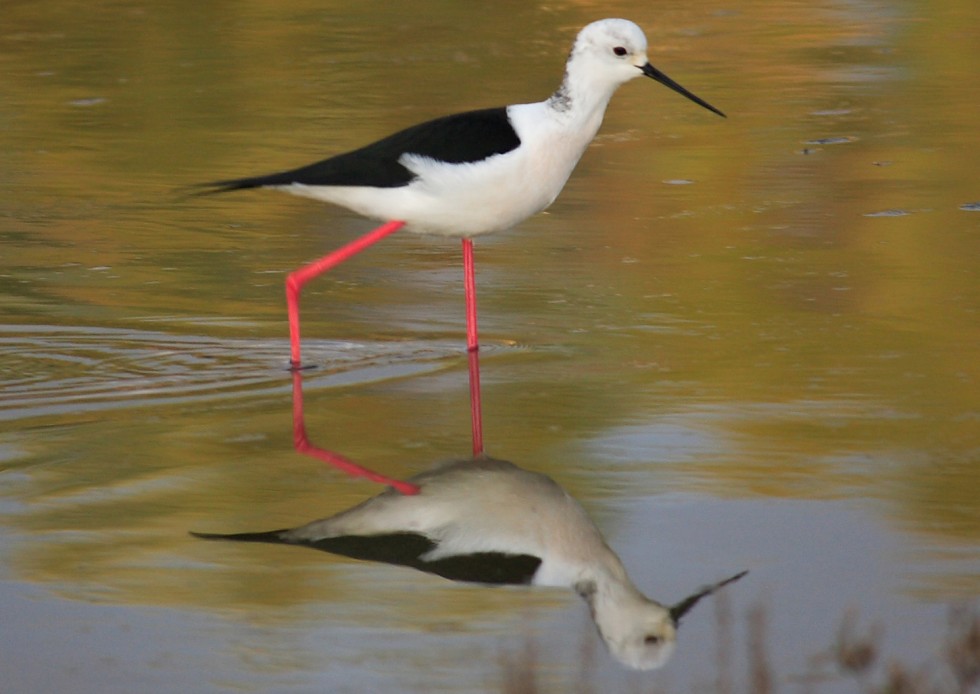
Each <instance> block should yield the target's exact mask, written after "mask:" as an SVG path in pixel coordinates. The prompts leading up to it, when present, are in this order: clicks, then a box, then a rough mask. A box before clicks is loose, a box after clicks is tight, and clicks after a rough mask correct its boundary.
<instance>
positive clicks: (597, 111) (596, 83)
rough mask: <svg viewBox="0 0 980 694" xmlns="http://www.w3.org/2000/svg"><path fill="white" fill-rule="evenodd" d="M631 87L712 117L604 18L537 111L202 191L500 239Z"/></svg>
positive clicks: (498, 114) (584, 36)
mask: <svg viewBox="0 0 980 694" xmlns="http://www.w3.org/2000/svg"><path fill="white" fill-rule="evenodd" d="M642 76H647V77H652V78H654V79H656V80H657V81H659V82H661V83H663V84H666V85H667V86H668V87H670V88H671V89H674V90H675V91H678V92H680V93H681V94H684V95H685V96H687V97H688V98H690V99H692V100H694V101H695V102H697V103H699V104H701V105H702V106H705V107H706V108H709V109H711V110H712V111H715V112H716V113H719V114H720V113H721V112H720V111H718V110H717V109H715V108H714V107H713V106H711V105H709V104H707V103H706V102H704V101H702V100H701V99H699V98H698V97H696V96H694V95H693V94H691V93H690V92H688V91H687V90H685V89H684V88H683V87H680V85H678V84H677V83H675V82H673V81H672V80H670V79H669V78H668V77H666V75H664V74H663V73H661V72H659V71H658V70H656V69H655V68H653V67H652V66H651V65H650V63H649V61H648V60H647V40H646V36H644V34H643V31H642V30H641V29H640V28H639V27H638V26H637V25H636V24H634V23H633V22H630V21H628V20H625V19H604V20H600V21H598V22H593V23H592V24H589V25H588V26H586V27H585V28H583V29H582V31H581V32H580V33H579V35H578V37H577V38H576V40H575V43H574V45H573V47H572V51H571V53H570V55H569V58H568V62H567V64H566V66H565V76H564V79H563V81H562V83H561V86H560V87H559V88H558V90H557V91H556V92H555V93H554V94H552V95H551V96H550V97H549V98H548V99H546V100H545V101H541V102H537V103H529V104H516V105H511V106H506V107H500V108H495V109H485V110H482V111H470V112H466V113H459V114H455V115H452V116H446V117H444V118H438V119H436V120H432V121H428V122H426V123H421V124H419V125H416V126H414V127H411V128H408V129H406V130H403V131H400V132H398V133H395V134H394V135H391V136H389V137H387V138H384V139H383V140H379V141H378V142H375V143H373V144H371V145H368V146H366V147H363V148H361V149H359V150H355V151H353V152H348V153H347V154H342V155H339V156H336V157H333V158H331V159H326V160H324V161H321V162H317V163H315V164H311V165H309V166H305V167H302V168H299V169H295V170H292V171H286V172H282V173H278V174H271V175H269V176H257V177H253V178H244V179H236V180H230V181H219V182H216V183H213V184H208V186H209V187H210V188H211V190H209V191H207V192H223V191H228V190H238V189H242V188H257V187H268V188H277V189H280V190H284V191H286V192H289V193H293V194H295V195H300V196H304V197H309V198H314V199H317V200H321V201H324V202H329V203H333V204H336V205H340V206H342V207H346V208H348V209H350V210H353V211H354V212H357V213H358V214H361V215H363V216H365V217H370V218H373V219H379V220H398V221H401V222H404V223H405V228H407V229H409V230H412V231H416V232H419V233H427V234H438V235H445V236H463V237H471V236H476V235H478V234H485V233H490V232H494V231H500V230H503V229H508V228H510V227H513V226H514V225H516V224H518V223H519V222H521V221H523V220H524V219H526V218H528V217H530V216H531V215H533V214H535V213H537V212H540V211H541V210H543V209H545V208H546V207H548V206H549V205H550V204H551V203H552V202H553V201H554V200H555V198H557V197H558V194H559V193H560V192H561V190H562V188H563V187H564V185H565V182H566V181H567V180H568V177H569V176H570V175H571V173H572V171H573V170H574V168H575V165H576V164H577V163H578V161H579V159H580V158H581V157H582V154H583V153H584V152H585V149H586V148H587V147H588V145H589V143H590V142H591V141H592V139H593V138H594V137H595V134H596V132H598V130H599V126H600V125H601V124H602V119H603V115H604V114H605V111H606V106H607V105H608V103H609V100H610V99H611V98H612V95H613V93H614V92H615V91H616V89H617V88H618V87H619V86H620V85H621V84H624V83H625V82H628V81H630V80H632V79H635V78H637V77H642ZM722 115H723V114H722Z"/></svg>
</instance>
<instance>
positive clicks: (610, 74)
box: [556, 19, 725, 116]
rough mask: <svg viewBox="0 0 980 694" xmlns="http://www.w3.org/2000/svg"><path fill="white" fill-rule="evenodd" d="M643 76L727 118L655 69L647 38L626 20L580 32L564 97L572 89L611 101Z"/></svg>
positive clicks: (609, 21)
mask: <svg viewBox="0 0 980 694" xmlns="http://www.w3.org/2000/svg"><path fill="white" fill-rule="evenodd" d="M641 76H645V77H650V78H652V79H654V80H656V81H657V82H660V83H661V84H663V85H665V86H667V87H669V88H671V89H673V90H674V91H675V92H678V93H679V94H683V95H684V96H686V97H687V98H688V99H690V100H691V101H693V102H695V103H697V104H700V105H701V106H704V107H705V108H706V109H708V110H709V111H714V112H715V113H717V114H718V115H720V116H724V115H725V114H723V113H722V112H721V111H719V110H718V109H716V108H715V107H714V106H712V105H711V104H709V103H708V102H706V101H703V100H702V99H700V98H698V97H696V96H695V95H694V94H692V93H691V92H689V91H687V90H686V89H684V87H682V86H681V85H679V84H677V83H676V82H674V81H673V80H672V79H670V78H669V77H667V75H665V74H664V73H662V72H660V71H659V70H657V69H656V68H655V67H653V65H651V64H650V61H649V60H647V37H646V36H645V35H644V33H643V30H642V29H640V27H638V26H637V25H636V24H634V23H633V22H631V21H629V20H627V19H601V20H599V21H598V22H592V23H591V24H589V25H588V26H586V27H585V28H584V29H582V31H580V32H579V34H578V37H577V38H576V39H575V44H574V45H573V46H572V52H571V54H570V55H569V57H568V66H567V68H566V76H565V84H564V85H563V89H564V95H565V97H568V98H574V97H572V95H571V94H569V93H568V90H569V89H571V90H573V91H575V92H577V94H576V96H578V95H580V94H590V95H592V96H593V97H594V98H598V99H603V100H605V101H608V99H609V98H610V97H611V96H612V93H613V92H614V91H616V88H617V87H619V85H621V84H624V83H626V82H629V81H630V80H631V79H633V78H635V77H641ZM570 83H571V84H570ZM562 91H563V90H559V93H558V95H561V94H562ZM558 95H556V96H558Z"/></svg>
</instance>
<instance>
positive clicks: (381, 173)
mask: <svg viewBox="0 0 980 694" xmlns="http://www.w3.org/2000/svg"><path fill="white" fill-rule="evenodd" d="M520 144H521V139H520V138H519V137H518V136H517V133H516V132H515V131H514V127H513V126H512V125H511V123H510V119H509V118H508V117H507V108H506V107H498V108H489V109H483V110H481V111H468V112H466V113H457V114H455V115H452V116H444V117H443V118H437V119H435V120H430V121H427V122H425V123H419V124H418V125H414V126H412V127H411V128H406V129H405V130H401V131H399V132H397V133H395V134H393V135H389V136H388V137H386V138H384V139H383V140H378V141H377V142H375V143H373V144H370V145H367V146H366V147H362V148H360V149H356V150H354V151H353V152H347V153H346V154H339V155H337V156H335V157H331V158H329V159H324V160H323V161H318V162H316V163H315V164H310V165H308V166H303V167H300V168H298V169H292V170H290V171H283V172H281V173H275V174H269V175H267V176H253V177H251V178H238V179H232V180H228V181H215V182H214V183H205V184H203V185H202V188H207V189H209V190H202V191H201V193H202V194H207V193H223V192H226V191H229V190H241V189H243V188H261V187H263V186H285V185H289V184H291V183H302V184H305V185H312V186H370V187H374V188H397V187H399V186H404V185H408V184H409V183H410V182H411V181H412V179H413V178H414V177H415V175H414V174H413V173H412V172H411V171H409V170H408V169H406V168H405V167H404V166H402V165H401V164H400V163H399V161H398V160H399V158H400V157H401V156H402V155H403V154H418V155H421V156H425V157H431V158H432V159H436V160H438V161H444V162H447V163H449V164H463V163H469V162H477V161H482V160H483V159H486V158H488V157H491V156H493V155H495V154H504V153H506V152H509V151H511V150H513V149H516V148H517V147H518V146H519V145H520Z"/></svg>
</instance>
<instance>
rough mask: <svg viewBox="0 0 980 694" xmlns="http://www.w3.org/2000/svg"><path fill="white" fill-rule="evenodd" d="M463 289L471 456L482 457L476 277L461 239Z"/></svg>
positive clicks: (467, 246)
mask: <svg viewBox="0 0 980 694" xmlns="http://www.w3.org/2000/svg"><path fill="white" fill-rule="evenodd" d="M463 287H464V289H465V293H466V350H467V352H469V361H470V423H471V424H472V427H473V455H474V456H478V455H483V406H482V403H481V399H480V344H479V338H478V335H477V325H476V276H475V273H474V268H473V241H472V239H463Z"/></svg>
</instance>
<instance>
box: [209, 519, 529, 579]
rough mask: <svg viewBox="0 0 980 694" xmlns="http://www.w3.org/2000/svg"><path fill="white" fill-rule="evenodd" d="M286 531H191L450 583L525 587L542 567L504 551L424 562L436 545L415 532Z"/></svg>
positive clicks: (210, 536) (221, 538)
mask: <svg viewBox="0 0 980 694" xmlns="http://www.w3.org/2000/svg"><path fill="white" fill-rule="evenodd" d="M287 532H288V531H287V530H273V531H270V532H261V533H237V534H232V535H217V534H211V533H195V532H192V533H191V535H193V536H195V537H200V538H203V539H205V540H235V541H238V542H271V543H274V544H287V545H299V546H302V547H312V548H313V549H319V550H322V551H324V552H330V553H331V554H339V555H341V556H344V557H350V558H352V559H363V560H365V561H378V562H383V563H386V564H394V565H396V566H409V567H411V568H413V569H418V570H419V571H424V572H426V573H431V574H436V575H437V576H442V577H443V578H448V579H449V580H451V581H463V582H466V583H491V584H497V585H527V584H529V583H530V582H531V580H532V579H533V578H534V574H535V573H536V572H537V570H538V567H539V566H541V559H540V558H539V557H535V556H532V555H530V554H505V553H503V552H479V553H475V554H463V555H457V556H453V557H446V558H444V559H437V560H435V561H426V560H425V559H422V558H421V557H422V555H423V554H425V553H427V552H429V551H431V550H432V549H434V548H435V546H436V545H435V543H434V542H433V541H432V540H430V539H429V538H427V537H425V536H424V535H418V534H416V533H391V534H388V535H368V536H359V535H345V536H341V537H329V538H324V539H321V540H314V541H308V540H295V539H291V538H289V537H288V535H285V533H287Z"/></svg>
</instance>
